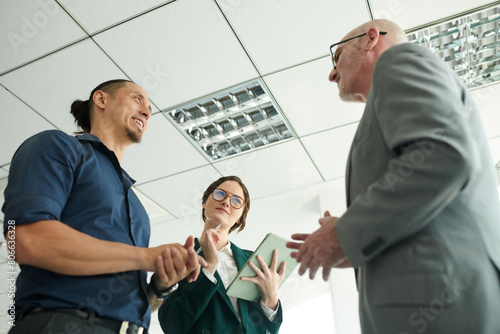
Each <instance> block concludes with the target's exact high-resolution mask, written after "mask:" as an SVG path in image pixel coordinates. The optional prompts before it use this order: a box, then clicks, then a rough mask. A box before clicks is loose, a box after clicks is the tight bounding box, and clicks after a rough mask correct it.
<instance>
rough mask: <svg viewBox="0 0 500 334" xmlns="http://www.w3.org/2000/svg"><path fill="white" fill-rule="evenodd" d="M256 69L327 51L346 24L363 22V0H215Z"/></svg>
mask: <svg viewBox="0 0 500 334" xmlns="http://www.w3.org/2000/svg"><path fill="white" fill-rule="evenodd" d="M219 4H220V6H221V8H222V10H223V11H224V13H225V14H226V16H227V18H228V20H229V22H230V23H231V25H232V26H233V28H234V30H235V31H236V33H237V35H238V37H239V38H240V39H241V41H242V44H243V45H244V47H245V48H246V50H247V51H248V52H249V54H250V56H251V57H252V59H253V61H254V62H255V63H256V64H257V68H258V69H259V70H260V72H261V73H262V74H267V73H270V72H272V71H276V70H279V69H283V68H286V67H289V66H291V65H296V64H299V63H302V62H304V61H308V60H311V59H314V58H318V57H321V56H325V55H327V54H329V50H328V47H329V46H330V45H331V44H333V43H335V42H336V41H337V40H340V38H341V37H343V36H344V35H345V34H346V33H347V32H348V31H346V30H350V29H349V27H351V26H352V27H353V28H354V27H355V26H357V25H360V24H362V23H364V22H365V21H369V20H370V17H369V15H368V9H367V6H366V1H364V0H353V1H343V2H339V1H331V0H315V1H312V2H311V1H303V0H273V1H270V0H252V1H219Z"/></svg>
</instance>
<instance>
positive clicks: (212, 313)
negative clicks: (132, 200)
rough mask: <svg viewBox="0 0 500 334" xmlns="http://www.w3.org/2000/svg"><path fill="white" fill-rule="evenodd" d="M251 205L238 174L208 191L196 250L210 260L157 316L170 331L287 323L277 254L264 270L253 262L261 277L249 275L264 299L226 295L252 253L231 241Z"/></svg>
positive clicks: (249, 329)
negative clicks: (284, 318) (283, 320)
mask: <svg viewBox="0 0 500 334" xmlns="http://www.w3.org/2000/svg"><path fill="white" fill-rule="evenodd" d="M249 209H250V197H249V195H248V190H247V188H246V187H245V185H244V184H243V182H242V181H241V180H240V179H239V178H238V177H236V176H226V177H221V178H220V179H218V180H217V181H215V182H213V183H212V184H211V185H210V186H209V187H208V188H207V190H205V192H204V193H203V200H202V213H201V215H202V218H203V221H204V222H205V226H204V229H203V233H202V235H201V238H200V239H199V241H198V240H196V245H195V249H197V250H199V251H200V253H199V254H200V255H201V256H203V257H204V258H205V259H206V261H207V264H208V265H207V266H206V267H205V268H203V269H202V271H203V273H200V275H199V277H198V279H197V280H196V281H195V282H192V283H189V284H187V280H183V281H181V282H179V287H178V289H177V290H176V291H174V292H172V293H171V294H169V295H168V297H167V298H166V299H165V301H164V302H163V304H162V306H161V308H160V310H159V311H158V319H159V321H160V324H161V327H162V329H163V331H164V332H165V333H175V334H182V333H206V334H215V333H217V334H219V333H228V334H236V333H248V334H250V333H278V330H279V327H280V325H281V322H282V309H281V305H280V302H279V300H278V287H279V285H280V283H281V281H282V279H283V275H284V273H285V264H284V263H283V264H282V265H281V267H280V268H279V272H277V268H276V267H277V264H276V262H277V260H276V258H277V254H274V255H273V260H272V261H271V263H270V265H269V266H268V265H267V264H266V263H265V262H264V261H263V260H262V259H260V260H259V261H260V265H261V268H262V270H260V269H259V268H257V267H256V266H254V265H252V269H253V270H254V271H255V272H256V276H255V277H248V278H244V280H246V281H250V282H253V283H255V284H257V286H258V287H259V289H260V291H261V292H262V298H261V299H260V301H258V302H249V301H246V300H242V299H238V298H235V297H229V296H228V295H227V294H226V289H227V287H228V286H229V284H230V283H231V281H232V280H233V279H234V277H236V275H237V273H238V271H239V269H240V268H241V267H242V266H243V265H244V264H245V262H246V261H247V259H248V258H249V257H250V255H251V254H252V252H251V251H248V250H243V249H241V248H239V247H238V246H236V245H235V244H234V243H232V242H230V241H229V240H228V235H229V234H230V233H231V232H233V231H235V230H238V232H240V231H242V230H243V229H244V228H245V224H246V217H247V214H248V210H249ZM200 245H201V246H200ZM200 247H201V248H200ZM258 259H259V257H258Z"/></svg>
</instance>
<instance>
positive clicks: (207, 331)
mask: <svg viewBox="0 0 500 334" xmlns="http://www.w3.org/2000/svg"><path fill="white" fill-rule="evenodd" d="M201 334H210V331H209V330H208V329H204V330H202V331H201Z"/></svg>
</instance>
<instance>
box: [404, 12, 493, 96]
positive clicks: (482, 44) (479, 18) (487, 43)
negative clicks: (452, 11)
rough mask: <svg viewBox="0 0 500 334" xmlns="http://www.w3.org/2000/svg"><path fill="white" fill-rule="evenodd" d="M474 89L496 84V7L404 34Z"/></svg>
mask: <svg viewBox="0 0 500 334" xmlns="http://www.w3.org/2000/svg"><path fill="white" fill-rule="evenodd" d="M408 39H409V40H410V42H413V43H418V44H421V45H423V46H425V47H426V48H428V49H430V50H431V51H432V52H434V54H436V55H437V56H438V57H440V58H441V59H443V60H444V61H445V62H446V63H448V65H450V67H451V68H452V69H453V70H454V71H455V72H456V73H457V74H458V75H459V76H460V77H461V78H462V80H463V81H464V82H465V84H466V85H467V87H469V88H478V87H481V86H485V85H490V84H493V83H497V82H498V81H500V6H499V5H496V6H494V7H489V8H487V9H484V10H481V11H478V12H475V13H472V14H468V15H464V16H461V17H457V18H454V19H452V20H449V21H448V22H445V23H441V24H439V25H435V26H432V27H427V28H425V29H422V30H418V31H414V32H411V33H409V34H408Z"/></svg>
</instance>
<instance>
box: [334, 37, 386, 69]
mask: <svg viewBox="0 0 500 334" xmlns="http://www.w3.org/2000/svg"><path fill="white" fill-rule="evenodd" d="M366 34H367V33H366V32H365V33H364V34H361V35H358V36H354V37H351V38H348V39H345V40H343V41H340V42H338V43H335V44H332V45H330V54H331V55H332V62H333V68H334V69H337V66H335V52H333V49H334V48H335V47H336V46H337V45H339V44H344V43H347V42H349V41H352V40H353V39H355V38H360V37H363V36H364V35H366ZM379 34H380V35H385V34H387V31H381V32H379Z"/></svg>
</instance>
